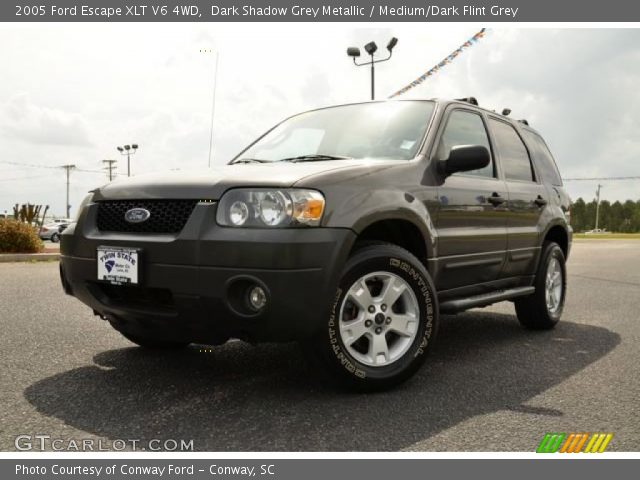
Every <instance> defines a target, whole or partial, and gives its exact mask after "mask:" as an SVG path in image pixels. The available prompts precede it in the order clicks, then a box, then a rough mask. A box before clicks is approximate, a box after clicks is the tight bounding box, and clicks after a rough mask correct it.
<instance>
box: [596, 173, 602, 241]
mask: <svg viewBox="0 0 640 480" xmlns="http://www.w3.org/2000/svg"><path fill="white" fill-rule="evenodd" d="M601 187H602V185H600V184H598V190H596V228H595V229H596V230H598V220H599V217H600V188H601Z"/></svg>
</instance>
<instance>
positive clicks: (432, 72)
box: [389, 28, 486, 98]
mask: <svg viewBox="0 0 640 480" xmlns="http://www.w3.org/2000/svg"><path fill="white" fill-rule="evenodd" d="M485 31H486V29H485V28H483V29H482V30H480V31H479V32H478V33H476V34H475V35H474V36H473V37H471V38H470V39H469V40H467V41H466V42H464V43H463V44H462V45H460V47H458V48H457V49H455V50H454V51H453V52H451V54H450V55H448V56H446V57H445V58H444V59H443V60H442V61H441V62H440V63H438V64H437V65H436V66H434V67H433V68H431V70H429V71H427V72H425V73H423V74H422V75H420V76H419V77H418V78H416V79H415V80H414V81H413V82H411V83H410V84H408V85H407V86H406V87H403V88H401V89H400V90H398V91H397V92H396V93H394V94H393V95H390V96H389V98H393V97H397V96H399V95H402V94H404V93H407V92H408V91H409V90H411V89H412V88H414V87H417V86H418V85H420V84H421V83H422V82H424V81H425V80H426V79H427V78H429V77H431V76H433V75H435V74H436V73H437V72H439V71H440V70H441V69H442V68H443V67H444V66H445V65H448V64H450V63H451V62H452V61H453V60H454V59H455V58H456V57H457V56H458V55H460V54H461V53H462V52H464V51H465V50H466V49H468V48H469V47H471V46H473V45H475V44H476V43H478V41H479V40H480V39H481V38H482V37H484V33H485Z"/></svg>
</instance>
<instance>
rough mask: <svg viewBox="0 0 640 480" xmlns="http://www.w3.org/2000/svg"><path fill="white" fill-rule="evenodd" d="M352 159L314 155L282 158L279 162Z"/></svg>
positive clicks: (348, 158)
mask: <svg viewBox="0 0 640 480" xmlns="http://www.w3.org/2000/svg"><path fill="white" fill-rule="evenodd" d="M350 159H351V157H343V156H340V155H323V154H314V155H299V156H297V157H289V158H282V159H280V160H278V161H279V162H293V163H297V162H320V161H322V160H350Z"/></svg>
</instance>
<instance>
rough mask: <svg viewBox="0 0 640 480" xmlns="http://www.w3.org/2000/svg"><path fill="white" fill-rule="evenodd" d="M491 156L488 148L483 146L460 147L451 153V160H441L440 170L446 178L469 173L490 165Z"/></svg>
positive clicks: (454, 148)
mask: <svg viewBox="0 0 640 480" xmlns="http://www.w3.org/2000/svg"><path fill="white" fill-rule="evenodd" d="M490 161H491V156H490V155H489V150H487V147H483V146H481V145H459V146H457V147H453V148H452V149H451V152H449V158H447V159H446V160H440V162H439V164H438V170H439V171H440V173H441V174H443V175H445V176H449V175H452V174H454V173H457V172H469V171H471V170H478V169H480V168H484V167H486V166H487V165H489V162H490Z"/></svg>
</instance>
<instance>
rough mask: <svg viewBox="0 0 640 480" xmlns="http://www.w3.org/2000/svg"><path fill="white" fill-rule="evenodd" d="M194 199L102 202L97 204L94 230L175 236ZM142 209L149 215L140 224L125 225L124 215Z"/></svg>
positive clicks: (183, 223)
mask: <svg viewBox="0 0 640 480" xmlns="http://www.w3.org/2000/svg"><path fill="white" fill-rule="evenodd" d="M197 203H198V200H105V201H101V202H98V222H97V224H98V230H100V231H102V232H127V233H128V232H131V233H179V232H180V231H181V230H182V229H183V228H184V226H185V224H186V223H187V220H188V219H189V216H190V215H191V212H193V209H194V208H195V206H196V204H197ZM132 208H144V209H145V210H148V211H149V213H151V215H150V216H149V218H148V219H147V220H146V221H144V222H141V223H129V222H127V221H126V220H125V218H124V214H125V213H126V212H127V211H129V210H131V209H132Z"/></svg>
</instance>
